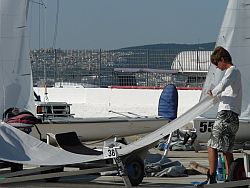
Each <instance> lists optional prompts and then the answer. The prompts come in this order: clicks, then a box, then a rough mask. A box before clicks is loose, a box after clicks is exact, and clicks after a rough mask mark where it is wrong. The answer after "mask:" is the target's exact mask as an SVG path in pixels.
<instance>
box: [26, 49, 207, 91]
mask: <svg viewBox="0 0 250 188" xmlns="http://www.w3.org/2000/svg"><path fill="white" fill-rule="evenodd" d="M210 54H211V51H201V50H195V49H194V50H190V49H189V50H180V49H179V50H178V49H152V50H149V49H146V50H145V49H141V50H138V49H122V50H101V49H100V50H61V49H40V50H34V51H31V54H30V57H31V65H32V71H33V81H34V85H36V86H40V85H42V84H45V83H46V85H51V86H53V85H55V84H56V83H61V82H71V83H78V84H80V85H82V86H84V87H109V86H114V85H118V86H147V87H148V86H151V87H152V86H153V87H164V86H165V85H166V84H169V83H174V84H176V85H177V86H179V87H188V86H191V87H201V86H202V84H203V82H204V80H205V77H206V74H207V70H208V68H209V65H210V61H209V59H210Z"/></svg>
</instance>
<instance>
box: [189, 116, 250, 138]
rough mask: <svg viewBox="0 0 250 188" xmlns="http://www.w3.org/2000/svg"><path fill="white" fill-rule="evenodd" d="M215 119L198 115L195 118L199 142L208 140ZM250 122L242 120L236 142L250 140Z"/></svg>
mask: <svg viewBox="0 0 250 188" xmlns="http://www.w3.org/2000/svg"><path fill="white" fill-rule="evenodd" d="M214 121H215V119H208V118H205V117H198V118H196V119H194V121H193V122H194V124H193V125H194V128H195V129H196V134H197V139H198V141H199V142H207V141H208V139H209V136H210V134H211V131H212V129H213V124H214ZM249 130H250V122H249V121H246V120H240V124H239V130H238V132H237V134H236V140H235V141H236V142H246V141H250V134H249Z"/></svg>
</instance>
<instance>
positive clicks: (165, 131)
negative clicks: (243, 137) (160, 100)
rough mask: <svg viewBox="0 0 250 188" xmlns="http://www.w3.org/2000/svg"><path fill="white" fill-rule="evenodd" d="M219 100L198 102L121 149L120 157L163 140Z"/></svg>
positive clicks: (206, 99)
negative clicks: (175, 117)
mask: <svg viewBox="0 0 250 188" xmlns="http://www.w3.org/2000/svg"><path fill="white" fill-rule="evenodd" d="M218 101H219V99H218V98H217V97H210V96H207V97H206V98H204V99H203V100H202V101H200V102H199V103H198V104H196V105H195V106H193V107H192V108H191V109H190V110H188V111H187V112H185V113H184V114H182V115H181V116H180V117H178V118H177V119H175V120H173V121H172V122H170V123H168V124H166V125H164V126H163V127H161V128H159V129H157V130H156V131H154V132H152V133H150V134H148V135H146V136H145V137H143V138H141V139H140V140H137V141H135V142H133V143H131V144H129V145H128V146H126V147H124V148H122V149H121V150H120V151H119V154H120V155H126V154H129V153H131V152H133V151H136V150H139V149H141V148H144V147H147V146H149V145H151V144H154V143H155V142H157V141H158V140H160V139H162V138H164V137H165V136H167V135H169V134H170V133H172V132H174V131H176V130H177V129H180V128H181V127H183V126H184V125H186V124H187V123H188V122H189V121H191V120H193V119H194V118H196V117H197V116H199V115H201V114H202V113H204V112H205V111H207V110H208V109H209V108H211V107H213V106H214V105H215V104H217V103H218Z"/></svg>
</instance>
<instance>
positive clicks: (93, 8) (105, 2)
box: [28, 0, 228, 49]
mask: <svg viewBox="0 0 250 188" xmlns="http://www.w3.org/2000/svg"><path fill="white" fill-rule="evenodd" d="M58 2H59V11H58V22H56V17H57V5H58V4H57V3H58ZM227 2H228V0H31V3H30V7H29V20H28V25H29V28H30V30H29V36H30V47H31V49H38V48H50V47H55V48H61V49H100V48H102V49H119V48H124V47H131V46H141V45H149V44H165V43H178V44H184V43H185V44H196V43H206V42H215V41H216V39H217V36H218V33H219V30H220V25H221V23H222V20H223V17H224V12H225V9H226V6H227ZM38 3H40V4H43V3H44V5H39V4H38ZM56 23H57V24H56ZM56 25H57V27H56ZM55 28H57V32H55ZM55 33H57V34H56V35H55ZM54 36H56V37H54ZM54 39H56V40H54ZM53 41H55V42H53Z"/></svg>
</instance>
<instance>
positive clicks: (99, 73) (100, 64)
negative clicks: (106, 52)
mask: <svg viewBox="0 0 250 188" xmlns="http://www.w3.org/2000/svg"><path fill="white" fill-rule="evenodd" d="M101 70H102V49H101V48H100V51H99V70H98V78H99V87H101V79H102V78H101V75H102V74H101Z"/></svg>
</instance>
